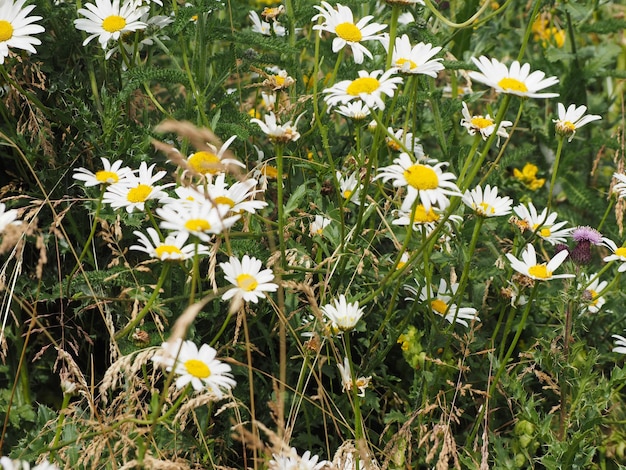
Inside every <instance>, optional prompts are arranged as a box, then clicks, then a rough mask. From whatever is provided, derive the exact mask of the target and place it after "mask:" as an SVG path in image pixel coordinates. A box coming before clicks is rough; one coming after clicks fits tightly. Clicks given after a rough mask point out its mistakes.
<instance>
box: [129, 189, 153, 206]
mask: <svg viewBox="0 0 626 470" xmlns="http://www.w3.org/2000/svg"><path fill="white" fill-rule="evenodd" d="M151 192H152V187H151V186H148V185H147V184H140V185H138V186H136V187H134V188H132V189H131V190H130V191H128V194H127V195H126V199H127V200H128V202H132V203H135V204H136V203H138V202H146V201H147V200H148V196H150V193H151Z"/></svg>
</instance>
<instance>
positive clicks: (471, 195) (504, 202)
mask: <svg viewBox="0 0 626 470" xmlns="http://www.w3.org/2000/svg"><path fill="white" fill-rule="evenodd" d="M462 201H463V203H464V204H465V205H466V206H467V207H470V208H471V209H472V210H473V211H474V212H476V214H478V215H480V216H481V217H499V216H502V215H507V214H510V213H511V205H512V204H513V200H512V199H511V198H510V197H508V196H504V197H502V196H498V188H497V187H496V186H494V187H493V188H492V187H491V186H489V185H487V186H485V190H484V191H483V189H482V188H481V187H480V186H476V187H475V188H474V189H472V190H471V191H469V190H468V191H465V194H464V195H463V199H462Z"/></svg>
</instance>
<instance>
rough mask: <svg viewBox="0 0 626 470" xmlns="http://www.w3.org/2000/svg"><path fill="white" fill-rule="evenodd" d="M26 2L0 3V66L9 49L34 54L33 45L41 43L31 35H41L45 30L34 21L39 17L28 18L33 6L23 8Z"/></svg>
mask: <svg viewBox="0 0 626 470" xmlns="http://www.w3.org/2000/svg"><path fill="white" fill-rule="evenodd" d="M25 3H26V0H17V1H14V0H3V1H2V2H0V64H4V59H5V58H6V57H8V55H9V49H11V48H15V49H23V50H25V51H28V52H30V53H32V54H36V53H37V51H36V50H35V47H34V46H35V45H37V46H38V45H39V44H41V41H40V40H39V39H37V38H35V37H32V36H33V34H39V33H43V32H44V31H45V28H44V27H43V26H40V25H38V24H34V23H35V21H39V20H40V19H42V17H41V16H28V14H29V13H30V12H31V11H33V10H34V9H35V5H28V6H26V7H24V4H25Z"/></svg>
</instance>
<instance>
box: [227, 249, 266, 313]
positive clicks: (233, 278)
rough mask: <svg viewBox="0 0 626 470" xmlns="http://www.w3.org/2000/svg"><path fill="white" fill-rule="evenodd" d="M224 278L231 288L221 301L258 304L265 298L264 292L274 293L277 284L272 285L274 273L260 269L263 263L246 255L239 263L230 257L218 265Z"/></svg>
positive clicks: (235, 258)
mask: <svg viewBox="0 0 626 470" xmlns="http://www.w3.org/2000/svg"><path fill="white" fill-rule="evenodd" d="M220 267H221V268H222V271H223V272H224V277H225V278H226V280H227V281H228V282H230V283H231V284H232V285H233V286H235V287H232V288H231V289H229V290H227V291H226V292H225V293H224V295H223V296H222V299H223V300H228V299H231V298H233V297H238V298H240V299H243V300H244V301H245V302H253V303H255V304H256V303H258V301H259V299H260V298H265V292H276V290H277V289H278V284H274V283H273V282H271V281H273V280H274V273H273V272H272V270H271V269H262V268H263V263H262V262H261V261H260V260H258V259H256V258H251V257H250V256H248V255H244V256H243V258H242V259H241V261H240V260H239V259H238V258H237V257H235V256H231V257H230V258H229V259H228V262H226V263H220Z"/></svg>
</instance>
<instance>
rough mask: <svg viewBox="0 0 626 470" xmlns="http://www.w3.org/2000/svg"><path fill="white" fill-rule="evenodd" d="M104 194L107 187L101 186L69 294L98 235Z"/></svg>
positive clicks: (71, 274) (71, 275) (70, 279)
mask: <svg viewBox="0 0 626 470" xmlns="http://www.w3.org/2000/svg"><path fill="white" fill-rule="evenodd" d="M104 192H105V186H104V185H101V188H100V196H99V197H98V204H97V205H96V212H95V214H94V216H93V222H92V224H91V230H90V232H89V236H88V237H87V241H86V242H85V245H84V246H83V251H81V252H80V255H79V256H78V259H77V260H76V265H75V266H74V268H73V269H72V272H71V273H70V275H69V276H68V287H67V288H68V292H69V288H70V283H71V281H72V278H73V277H74V274H76V271H78V270H79V269H80V263H81V262H82V261H83V258H84V257H85V256H86V255H87V253H88V252H89V249H90V248H91V242H92V240H93V237H94V235H95V234H96V228H97V227H98V218H99V217H100V210H101V209H102V199H103V198H104Z"/></svg>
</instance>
